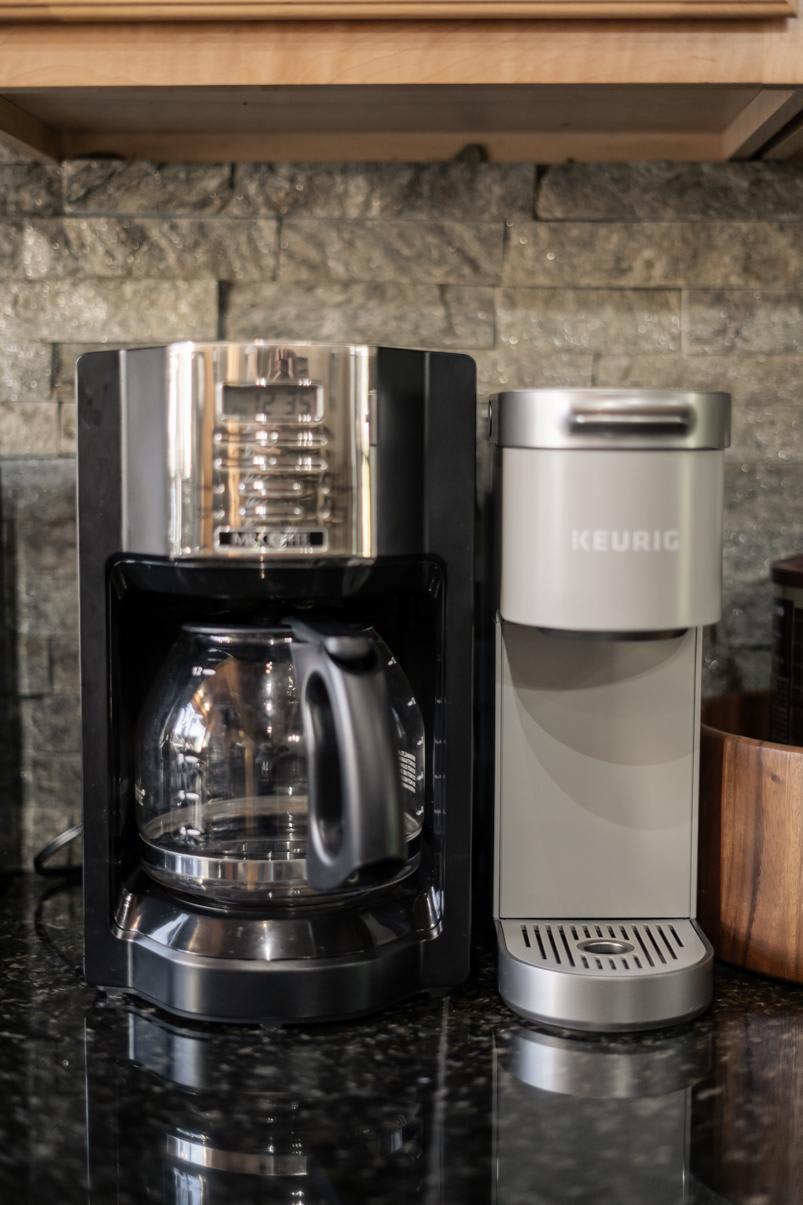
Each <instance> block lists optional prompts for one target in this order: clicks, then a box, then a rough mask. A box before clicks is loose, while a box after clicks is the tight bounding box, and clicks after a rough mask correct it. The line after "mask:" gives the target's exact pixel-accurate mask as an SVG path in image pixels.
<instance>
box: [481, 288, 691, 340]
mask: <svg viewBox="0 0 803 1205" xmlns="http://www.w3.org/2000/svg"><path fill="white" fill-rule="evenodd" d="M496 319H497V333H498V343H499V344H500V345H501V346H502V347H505V348H508V347H509V348H511V349H514V351H513V354H516V352H515V349H516V348H517V347H519V346H530V347H533V348H537V349H540V350H542V351H579V352H584V351H585V352H597V351H598V352H602V351H608V352H613V351H636V350H638V351H641V352H648V351H649V352H674V351H677V350H678V349H679V345H680V294H679V293H676V292H672V291H668V290H660V289H653V290H649V289H619V290H612V289H611V290H608V289H510V288H505V289H500V290H499V291H498V292H497V300H496Z"/></svg>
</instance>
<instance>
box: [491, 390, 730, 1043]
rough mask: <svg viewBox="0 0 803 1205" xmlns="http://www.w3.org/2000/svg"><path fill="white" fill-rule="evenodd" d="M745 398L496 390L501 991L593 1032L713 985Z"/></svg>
mask: <svg viewBox="0 0 803 1205" xmlns="http://www.w3.org/2000/svg"><path fill="white" fill-rule="evenodd" d="M729 414H730V399H729V398H728V396H727V395H725V394H720V393H712V394H701V393H678V392H665V391H653V390H647V391H643V390H632V389H626V390H603V389H577V390H560V389H532V390H516V391H511V392H507V393H502V394H500V395H498V396H497V397H495V398H494V399H493V401H492V409H491V423H492V433H493V437H494V440H495V443H496V444H497V445H498V453H497V458H496V470H497V487H496V488H497V502H498V509H499V515H498V521H499V531H498V547H497V554H498V556H497V559H498V569H499V597H498V612H499V614H498V622H497V669H496V809H495V811H496V831H495V884H494V903H495V908H494V912H495V916H496V928H497V938H498V948H499V985H500V990H501V993H502V995H503V997H504V998H505V1000H506V1001H507V1002H508V1003H509V1004H510V1005H511V1007H513V1008H514V1009H516V1011H517V1012H519V1013H521V1014H522V1015H524V1016H525V1017H529V1018H532V1019H534V1020H538V1021H542V1022H545V1023H547V1024H551V1025H556V1026H565V1027H567V1028H574V1029H589V1030H593V1029H600V1030H615V1029H639V1028H649V1027H653V1026H660V1025H664V1024H667V1023H670V1022H675V1021H682V1020H685V1019H687V1018H689V1017H692V1016H694V1015H695V1014H696V1013H699V1012H701V1011H702V1010H703V1009H704V1008H705V1007H706V1005H707V1004H708V1002H709V1000H710V997H711V966H712V952H711V947H710V945H709V943H708V942H707V940H706V938H705V936H704V934H703V933H702V932H701V930H700V929H699V928H698V926H697V924H696V923H695V920H694V917H695V911H696V897H697V773H698V732H699V723H700V667H701V637H702V628H703V625H705V624H710V623H713V622H715V621H716V620H717V619H718V618H719V614H720V591H721V527H722V473H723V465H722V462H723V453H722V449H723V448H724V447H725V446H726V445H727V443H728V435H729Z"/></svg>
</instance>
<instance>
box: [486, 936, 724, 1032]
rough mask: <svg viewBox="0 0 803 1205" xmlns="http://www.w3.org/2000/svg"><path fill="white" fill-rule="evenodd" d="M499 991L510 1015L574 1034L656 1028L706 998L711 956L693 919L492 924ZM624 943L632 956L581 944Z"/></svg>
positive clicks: (696, 1008)
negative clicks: (575, 1031)
mask: <svg viewBox="0 0 803 1205" xmlns="http://www.w3.org/2000/svg"><path fill="white" fill-rule="evenodd" d="M496 928H497V938H498V945H499V990H500V992H501V994H502V996H503V998H504V999H505V1000H506V1002H507V1003H508V1004H509V1005H510V1006H511V1008H514V1009H515V1010H516V1012H518V1013H520V1014H522V1015H523V1016H525V1017H528V1018H529V1019H530V1020H533V1021H538V1022H541V1023H542V1024H546V1025H553V1026H559V1027H565V1028H568V1029H580V1030H594V1031H596V1030H600V1031H608V1030H635V1029H655V1028H659V1027H660V1026H662V1025H666V1024H670V1023H671V1024H676V1023H678V1022H679V1021H683V1020H687V1019H689V1018H691V1017H694V1016H696V1015H697V1014H698V1013H701V1012H702V1011H703V1010H704V1009H705V1008H707V1006H708V1004H709V1003H710V1001H711V994H712V980H711V966H712V963H713V951H712V949H711V946H710V945H709V943H708V941H707V939H706V938H705V936H704V935H703V933H702V932H701V930H700V929H699V928H698V926H697V924H696V923H695V922H694V921H691V920H688V919H674V920H661V921H651V920H638V921H633V920H537V921H535V920H498V921H497V922H496ZM594 938H597V939H598V940H600V941H602V940H604V939H605V938H609V939H610V940H611V941H618V940H623V941H624V942H626V943H627V944H628V945H632V946H633V947H634V950H635V952H634V953H632V954H631V953H626V954H606V955H602V954H597V955H594V954H592V953H591V952H590V951H588V952H587V951H586V950H584V949H583V948H582V947H583V942H588V941H589V940H592V941H593V939H594Z"/></svg>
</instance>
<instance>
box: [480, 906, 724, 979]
mask: <svg viewBox="0 0 803 1205" xmlns="http://www.w3.org/2000/svg"><path fill="white" fill-rule="evenodd" d="M500 924H501V926H502V932H503V934H504V939H505V945H506V946H507V948H508V951H509V953H510V954H512V956H513V957H514V958H516V959H518V961H519V962H524V963H528V964H529V965H530V966H533V967H542V968H543V969H544V970H549V971H561V972H564V973H566V974H575V975H605V976H611V977H632V976H636V977H638V976H640V975H656V974H660V973H661V972H664V971H676V970H677V971H679V970H684V969H685V968H686V967H690V966H693V965H695V964H696V963H698V962H700V960H701V959H703V958H705V957H706V948H705V946H704V945H703V942H702V941H701V939H700V935H699V933H698V932H697V928H696V926H695V925H694V922H693V921H690V920H503V921H501V922H500Z"/></svg>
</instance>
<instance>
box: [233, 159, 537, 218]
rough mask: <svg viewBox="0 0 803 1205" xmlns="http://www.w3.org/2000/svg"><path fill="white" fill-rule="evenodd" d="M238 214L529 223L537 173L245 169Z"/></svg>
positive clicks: (495, 168)
mask: <svg viewBox="0 0 803 1205" xmlns="http://www.w3.org/2000/svg"><path fill="white" fill-rule="evenodd" d="M234 181H235V182H234V188H235V197H234V200H233V202H232V211H233V212H234V213H237V214H254V213H256V214H278V215H281V216H282V217H285V216H290V215H292V216H294V217H298V216H302V215H303V216H304V217H309V218H389V219H392V218H405V219H410V218H428V219H437V220H441V221H447V220H448V221H461V222H463V221H464V222H484V221H496V220H498V219H507V218H514V217H519V218H521V217H531V216H532V212H533V188H534V182H535V169H534V168H533V167H531V166H529V165H523V164H510V163H504V164H501V163H480V164H468V163H393V164H390V163H337V164H334V163H332V164H329V163H323V164H272V163H244V164H238V165H237V167H236V168H235V177H234Z"/></svg>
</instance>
